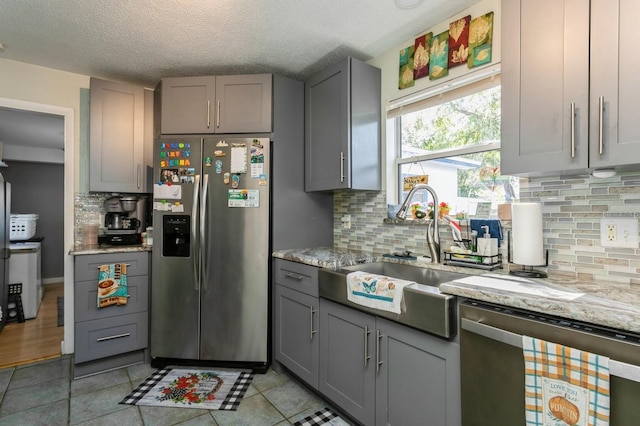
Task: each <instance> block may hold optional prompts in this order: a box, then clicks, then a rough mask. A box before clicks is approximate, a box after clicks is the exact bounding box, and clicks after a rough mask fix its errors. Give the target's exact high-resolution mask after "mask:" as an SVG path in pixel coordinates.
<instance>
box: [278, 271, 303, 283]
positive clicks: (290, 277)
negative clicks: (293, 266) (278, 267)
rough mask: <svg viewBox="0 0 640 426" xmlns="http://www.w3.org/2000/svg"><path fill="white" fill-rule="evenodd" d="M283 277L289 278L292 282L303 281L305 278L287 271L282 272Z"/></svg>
mask: <svg viewBox="0 0 640 426" xmlns="http://www.w3.org/2000/svg"><path fill="white" fill-rule="evenodd" d="M282 275H284V276H285V278H289V279H291V280H296V281H302V280H303V278H304V277H303V276H301V275H297V274H292V273H291V272H286V271H282Z"/></svg>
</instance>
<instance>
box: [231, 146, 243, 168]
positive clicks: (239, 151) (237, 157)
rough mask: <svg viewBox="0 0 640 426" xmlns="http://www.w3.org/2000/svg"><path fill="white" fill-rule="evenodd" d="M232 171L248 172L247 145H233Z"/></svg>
mask: <svg viewBox="0 0 640 426" xmlns="http://www.w3.org/2000/svg"><path fill="white" fill-rule="evenodd" d="M231 173H247V146H246V145H245V144H238V146H232V147H231Z"/></svg>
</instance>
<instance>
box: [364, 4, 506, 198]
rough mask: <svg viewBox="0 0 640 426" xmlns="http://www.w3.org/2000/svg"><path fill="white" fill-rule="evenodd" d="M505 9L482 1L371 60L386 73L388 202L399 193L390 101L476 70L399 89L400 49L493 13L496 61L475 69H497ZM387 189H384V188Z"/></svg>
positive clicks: (455, 70)
mask: <svg viewBox="0 0 640 426" xmlns="http://www.w3.org/2000/svg"><path fill="white" fill-rule="evenodd" d="M500 11H501V8H500V0H483V1H481V2H478V3H477V4H475V5H474V6H472V7H470V8H468V9H465V10H464V11H462V12H460V13H458V14H456V15H453V16H451V17H450V18H449V19H447V20H445V21H443V22H441V23H440V24H438V25H436V26H434V27H431V28H425V29H424V31H422V32H421V33H418V34H416V36H415V37H414V38H413V39H411V40H406V41H405V42H403V43H401V44H399V45H398V46H396V48H394V49H391V50H388V51H387V52H385V53H383V54H382V55H379V56H377V57H375V58H373V59H371V60H369V61H368V63H369V64H371V65H374V66H376V67H378V68H380V69H381V70H382V110H383V115H382V117H383V120H382V140H383V143H382V146H383V152H382V158H383V159H385V165H384V166H383V168H382V179H383V180H382V181H383V182H384V184H385V188H386V190H387V195H388V200H389V201H390V202H395V201H394V200H395V198H396V194H395V193H396V190H395V187H394V186H393V183H394V182H393V176H388V175H387V171H388V170H391V169H392V167H393V160H394V156H395V152H394V151H393V146H389V145H388V143H387V141H390V142H389V143H391V142H392V140H391V138H392V136H393V131H392V129H391V128H389V129H387V126H386V124H387V123H386V115H385V113H386V110H387V105H388V104H389V102H390V101H393V100H396V99H398V98H401V97H404V96H407V95H411V94H413V93H416V92H419V91H421V90H425V89H428V88H431V87H434V86H437V85H441V84H444V83H446V82H447V81H450V80H452V79H455V78H457V77H461V76H463V75H465V74H468V73H469V72H471V71H472V70H469V69H468V68H467V67H465V66H464V65H462V66H458V67H455V68H453V69H451V70H450V71H449V75H448V76H447V77H443V78H440V79H438V80H434V81H431V80H429V78H428V77H423V78H420V79H418V80H417V81H416V83H415V85H414V86H413V87H409V88H406V89H402V90H400V89H398V68H399V57H400V50H402V49H404V48H406V47H408V46H411V45H413V44H414V42H415V39H416V38H417V37H419V36H421V35H423V34H426V33H428V32H433V34H434V35H437V34H440V33H441V32H443V31H446V30H448V29H449V24H450V23H451V22H453V21H455V20H457V19H460V18H462V17H465V16H467V15H471V19H473V18H476V17H478V16H481V15H484V14H486V13H489V12H493V46H492V54H491V56H492V59H491V63H489V64H487V65H485V66H483V67H478V68H476V69H474V70H473V71H475V70H480V69H483V68H486V67H490V66H494V65H496V64H498V63H499V62H500V49H501V37H502V32H501V25H500V19H501V13H500ZM383 189H384V188H383Z"/></svg>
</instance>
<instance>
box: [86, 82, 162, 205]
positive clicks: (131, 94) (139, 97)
mask: <svg viewBox="0 0 640 426" xmlns="http://www.w3.org/2000/svg"><path fill="white" fill-rule="evenodd" d="M90 85H91V95H90V98H91V112H90V119H89V120H90V142H89V144H90V146H89V158H90V165H89V190H91V191H107V192H129V193H141V192H145V190H146V188H145V173H146V166H147V164H146V162H145V156H144V145H145V134H144V126H145V91H144V88H142V87H139V86H134V85H130V84H125V83H117V82H113V81H105V80H99V79H96V78H91V83H90ZM149 160H150V159H149Z"/></svg>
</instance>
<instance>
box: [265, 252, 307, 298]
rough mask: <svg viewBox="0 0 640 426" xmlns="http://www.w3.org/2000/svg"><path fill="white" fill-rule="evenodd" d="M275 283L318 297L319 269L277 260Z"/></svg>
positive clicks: (274, 272)
mask: <svg viewBox="0 0 640 426" xmlns="http://www.w3.org/2000/svg"><path fill="white" fill-rule="evenodd" d="M273 274H274V282H275V283H276V284H278V285H283V286H285V287H289V288H291V289H293V290H297V291H300V292H302V293H305V294H308V295H309V296H314V297H318V268H317V267H316V266H310V265H305V264H303V263H297V262H290V261H288V260H282V259H275V267H274V271H273Z"/></svg>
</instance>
